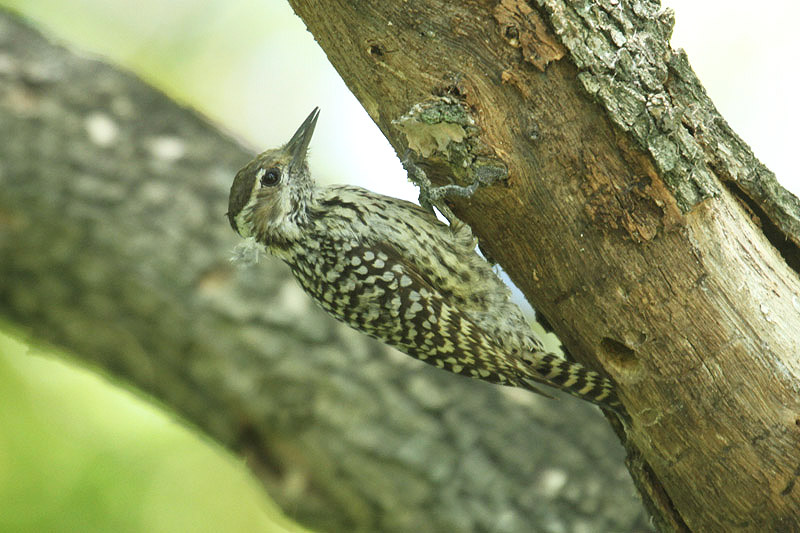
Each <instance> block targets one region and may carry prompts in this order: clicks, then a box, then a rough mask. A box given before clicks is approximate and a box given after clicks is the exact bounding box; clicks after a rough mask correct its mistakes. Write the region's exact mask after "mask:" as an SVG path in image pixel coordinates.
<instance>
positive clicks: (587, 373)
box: [525, 352, 625, 414]
mask: <svg viewBox="0 0 800 533" xmlns="http://www.w3.org/2000/svg"><path fill="white" fill-rule="evenodd" d="M531 355H532V356H533V357H530V358H529V357H526V358H525V361H526V362H528V363H529V364H530V365H531V366H532V367H533V370H534V372H535V373H536V377H540V378H542V379H543V380H544V381H545V382H547V383H549V384H552V385H554V386H556V387H557V388H559V389H561V390H563V391H564V392H566V393H568V394H571V395H573V396H576V397H578V398H580V399H582V400H586V401H589V402H592V403H594V404H597V405H599V406H601V407H606V408H608V409H612V410H613V411H616V412H618V413H621V414H625V410H624V407H623V406H622V403H621V402H620V401H619V398H618V397H617V392H616V386H615V385H614V383H613V382H612V381H611V380H610V379H608V378H605V377H603V376H601V375H600V374H598V373H597V372H593V371H592V370H589V369H587V368H586V367H584V366H583V365H581V364H580V363H575V362H572V361H567V360H565V359H562V358H561V357H558V356H557V355H555V354H552V353H543V352H539V353H534V354H531Z"/></svg>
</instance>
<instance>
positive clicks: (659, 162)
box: [291, 0, 800, 532]
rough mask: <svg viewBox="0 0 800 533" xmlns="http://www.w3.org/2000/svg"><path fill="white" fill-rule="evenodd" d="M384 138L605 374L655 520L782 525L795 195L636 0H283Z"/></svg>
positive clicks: (793, 357) (793, 406) (755, 527)
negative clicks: (617, 392)
mask: <svg viewBox="0 0 800 533" xmlns="http://www.w3.org/2000/svg"><path fill="white" fill-rule="evenodd" d="M291 4H292V6H293V8H294V9H295V12H296V13H297V14H298V15H299V16H300V17H302V18H303V19H304V21H305V22H306V24H307V26H308V28H309V30H310V31H311V32H312V33H313V34H314V36H315V38H316V39H317V41H318V42H319V43H320V46H322V48H323V49H324V50H325V52H326V53H327V55H328V57H329V59H330V61H331V62H332V64H333V65H334V66H335V67H336V69H337V70H338V71H339V73H340V74H341V76H342V78H343V79H344V80H345V82H346V83H347V84H348V86H349V87H350V88H351V90H352V91H353V93H354V94H355V95H356V96H357V97H358V98H359V100H360V101H361V102H362V104H363V105H364V107H365V108H366V109H367V111H368V112H369V113H370V115H371V116H372V118H373V119H374V120H375V122H376V123H377V124H378V125H379V126H380V127H381V129H382V130H383V132H384V133H385V135H386V136H387V138H388V139H389V141H390V142H391V143H392V145H393V146H394V147H395V149H396V150H397V152H398V153H400V154H402V153H404V152H405V151H406V149H407V148H411V149H412V150H413V152H414V157H415V158H416V160H417V162H418V164H419V165H420V166H422V167H423V168H424V169H425V170H427V172H428V175H429V177H430V178H431V179H432V180H433V182H434V183H436V184H445V183H450V182H451V181H454V182H457V183H461V184H469V183H471V182H474V181H475V180H477V181H479V182H481V183H484V184H485V185H486V186H484V187H483V188H481V189H480V190H478V192H476V193H475V194H474V195H473V196H472V197H470V198H467V199H463V198H452V199H451V201H450V203H451V205H452V207H453V209H454V210H455V213H456V214H457V215H458V216H459V218H461V219H462V220H464V221H466V222H467V223H469V224H470V225H471V226H472V227H473V229H474V230H475V232H476V234H477V235H478V237H479V238H480V239H481V246H482V248H483V249H485V250H486V251H487V252H488V254H489V255H490V256H491V257H493V258H494V259H495V260H497V261H498V262H499V263H500V264H501V265H502V266H503V267H504V268H505V269H506V271H508V272H509V274H510V276H511V278H512V279H513V280H514V282H515V283H516V284H517V285H518V286H519V287H520V288H521V289H522V291H523V292H524V293H525V294H526V296H527V297H528V298H529V299H530V300H531V302H532V303H533V304H534V307H536V308H537V310H539V311H541V312H543V313H544V315H545V316H546V317H548V319H549V322H550V323H551V324H552V326H553V327H554V329H555V331H556V333H557V334H558V335H559V337H560V338H561V339H562V340H563V341H564V343H565V344H566V346H567V348H568V349H569V350H570V351H571V352H572V353H573V354H574V355H575V356H576V357H577V358H579V359H580V360H581V361H583V362H585V363H586V364H588V365H590V366H594V367H597V368H599V369H602V370H605V372H606V373H608V374H609V375H610V376H612V377H613V378H614V379H615V380H616V381H617V382H618V383H619V385H620V388H621V394H622V397H623V399H624V402H625V404H626V406H627V408H628V411H629V412H630V414H631V416H632V424H631V425H630V427H627V428H624V430H623V429H622V428H618V429H619V431H620V435H621V438H622V439H623V441H624V443H625V445H626V447H627V450H628V464H629V467H630V470H631V473H632V475H633V477H634V480H635V482H636V484H637V486H638V488H639V491H640V493H641V494H642V496H643V498H644V500H645V503H646V505H647V507H648V509H649V511H650V512H651V513H652V515H653V517H654V519H655V521H656V524H657V525H658V527H659V528H660V529H661V530H663V531H725V532H729V531H798V530H800V484H798V483H796V481H797V478H798V475H800V467H799V466H798V464H800V460H799V459H798V454H797V450H798V445H800V416H799V415H800V395H798V389H799V388H800V382H799V380H798V376H800V362H799V359H800V358H798V344H799V341H800V337H799V334H798V332H800V283H798V272H797V271H798V268H800V260H799V258H800V254H799V253H798V243H800V238H799V237H798V236H799V235H800V224H798V221H800V203H798V200H797V198H795V197H794V196H792V195H791V194H790V193H788V192H787V191H785V190H784V189H782V188H781V187H780V186H779V185H778V184H777V182H776V180H775V177H774V176H773V175H772V173H770V172H769V170H767V169H766V168H765V167H764V166H763V165H761V164H760V163H759V162H758V161H757V160H756V158H755V157H754V156H753V154H752V153H751V151H750V149H749V148H748V147H747V146H746V144H745V143H743V142H742V141H741V139H739V138H738V137H737V136H736V135H735V134H734V132H733V131H731V129H730V128H729V127H728V125H727V124H726V122H725V120H724V119H723V118H722V117H721V116H720V115H719V113H718V112H717V111H716V109H715V108H714V106H713V104H712V102H711V101H710V100H709V98H708V97H707V95H706V94H705V91H704V90H703V87H702V85H701V84H700V82H699V81H698V80H697V78H696V76H695V75H694V73H693V72H692V70H691V68H690V66H689V63H688V60H687V58H686V55H685V54H684V53H683V52H680V51H677V52H676V51H674V50H672V49H671V48H670V46H669V37H670V33H671V30H672V24H673V15H672V12H671V11H669V10H666V11H663V10H661V9H660V6H659V4H658V2H654V1H652V0H593V1H590V0H575V1H564V0H537V1H535V2H534V1H531V2H525V1H522V0H501V1H499V2H498V1H471V2H450V1H444V0H406V1H402V2H401V1H386V2H345V1H341V0H340V1H325V2H322V1H320V0H291Z"/></svg>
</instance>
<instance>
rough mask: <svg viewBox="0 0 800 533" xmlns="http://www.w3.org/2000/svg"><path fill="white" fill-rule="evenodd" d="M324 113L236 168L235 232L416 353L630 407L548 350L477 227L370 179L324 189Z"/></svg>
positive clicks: (505, 380) (456, 368)
mask: <svg viewBox="0 0 800 533" xmlns="http://www.w3.org/2000/svg"><path fill="white" fill-rule="evenodd" d="M317 116H318V110H316V109H315V110H314V112H312V113H311V115H309V117H308V118H307V119H306V121H305V122H304V123H303V125H302V126H300V128H299V129H298V131H297V132H296V133H295V135H294V137H292V139H291V140H290V141H289V142H288V143H287V144H286V145H285V146H283V147H281V148H279V149H275V150H268V151H266V152H264V153H262V154H261V155H259V156H258V157H257V158H256V159H254V160H253V161H252V162H250V163H249V164H248V165H247V166H246V167H244V168H243V169H242V170H240V171H239V173H238V174H237V175H236V178H235V180H234V182H233V185H232V187H231V195H230V200H229V211H228V216H229V220H230V222H231V226H233V228H234V230H236V231H237V232H238V233H239V234H240V235H242V236H243V237H254V238H255V239H256V241H258V242H259V243H261V244H263V245H264V247H265V249H266V251H267V252H269V253H270V254H272V255H275V256H276V257H279V258H281V259H282V260H283V261H285V262H286V263H287V264H288V265H289V266H290V267H291V269H292V272H293V273H294V275H295V277H296V278H297V280H298V282H299V283H300V285H301V286H302V287H303V289H305V291H306V292H307V293H308V294H309V295H311V297H312V298H314V299H315V300H316V301H317V302H318V303H319V304H320V305H321V306H322V307H323V308H324V309H325V310H326V311H328V312H329V313H330V314H331V315H333V316H334V317H335V318H337V319H339V320H341V321H343V322H345V323H347V324H349V325H350V326H352V327H354V328H356V329H358V330H360V331H363V332H365V333H367V334H368V335H370V336H372V337H375V338H377V339H380V340H382V341H384V342H386V343H387V344H389V345H391V346H394V347H396V348H398V349H399V350H401V351H403V352H405V353H407V354H409V355H411V356H413V357H416V358H418V359H420V360H422V361H425V362H426V363H429V364H432V365H435V366H437V367H439V368H444V369H446V370H449V371H451V372H455V373H457V374H463V375H466V376H471V377H475V378H479V379H483V380H485V381H490V382H492V383H500V384H503V385H512V386H517V387H523V388H526V389H529V390H533V391H536V392H539V391H538V390H536V389H535V388H534V386H533V385H532V383H533V382H539V383H546V384H548V385H551V386H554V387H557V388H561V389H563V390H565V391H567V392H569V393H571V394H573V395H575V396H578V397H580V398H583V399H585V400H588V401H591V402H594V403H597V404H600V405H604V406H607V407H612V408H614V409H619V401H618V399H617V397H616V394H615V392H614V387H613V384H612V383H611V382H610V381H609V380H607V379H605V378H603V377H602V376H600V375H599V374H597V373H595V372H592V371H589V370H587V369H585V368H584V367H583V366H581V365H579V364H577V363H573V362H569V361H566V360H564V359H562V358H560V357H557V356H555V355H553V354H550V353H547V352H545V351H544V348H543V346H542V343H541V342H540V341H539V339H537V338H536V337H535V336H534V334H533V332H532V331H531V329H530V327H529V325H528V323H527V322H526V320H525V317H524V316H523V314H522V312H521V311H520V309H519V308H518V307H517V306H516V305H515V304H513V303H512V302H511V300H510V293H509V290H508V288H507V287H506V286H505V285H504V284H503V283H502V281H500V279H499V278H498V277H497V276H496V275H495V273H494V271H493V270H492V268H491V266H490V265H489V264H488V263H486V262H485V261H484V260H483V259H482V258H481V257H480V256H479V255H478V254H477V253H476V252H475V239H474V238H473V236H472V234H471V232H470V231H469V229H468V228H467V227H461V228H460V229H459V230H457V231H454V230H453V229H452V228H451V227H450V226H447V225H445V224H443V223H441V222H440V221H438V220H437V219H436V218H435V217H434V216H433V215H432V214H430V213H428V212H427V211H425V210H424V209H422V208H421V207H419V206H417V205H415V204H412V203H410V202H406V201H404V200H399V199H396V198H391V197H387V196H382V195H379V194H375V193H373V192H370V191H368V190H366V189H362V188H359V187H351V186H330V187H319V186H317V185H316V184H315V183H314V182H313V180H312V179H311V176H310V174H309V171H308V166H307V164H306V162H305V158H306V152H307V149H308V144H309V141H310V139H311V135H312V133H313V130H314V126H315V125H316V120H317Z"/></svg>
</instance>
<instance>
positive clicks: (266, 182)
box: [261, 168, 281, 187]
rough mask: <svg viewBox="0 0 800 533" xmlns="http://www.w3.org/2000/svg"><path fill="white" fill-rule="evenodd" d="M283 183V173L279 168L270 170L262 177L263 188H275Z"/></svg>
mask: <svg viewBox="0 0 800 533" xmlns="http://www.w3.org/2000/svg"><path fill="white" fill-rule="evenodd" d="M280 181H281V171H280V169H278V168H270V169H267V171H266V172H264V175H263V176H261V186H262V187H274V186H275V185H277V184H278V183H279V182H280Z"/></svg>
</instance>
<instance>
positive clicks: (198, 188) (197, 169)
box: [0, 15, 646, 532]
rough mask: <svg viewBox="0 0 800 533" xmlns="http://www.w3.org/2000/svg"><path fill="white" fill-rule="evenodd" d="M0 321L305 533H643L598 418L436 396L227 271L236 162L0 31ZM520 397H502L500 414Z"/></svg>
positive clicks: (3, 23) (402, 368)
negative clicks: (583, 532) (268, 498)
mask: <svg viewBox="0 0 800 533" xmlns="http://www.w3.org/2000/svg"><path fill="white" fill-rule="evenodd" d="M0 132H2V135H3V142H0V315H1V316H2V317H3V319H5V320H10V321H13V322H15V323H17V324H21V325H24V327H25V328H27V329H28V330H29V331H30V333H31V336H32V337H33V340H34V341H36V342H49V343H54V344H57V345H59V346H62V347H66V348H68V349H69V350H71V351H72V352H73V353H74V354H75V357H77V358H80V359H81V361H82V362H85V363H88V364H90V365H91V366H93V367H95V368H97V369H99V370H101V371H103V372H106V373H108V374H110V375H112V376H113V377H115V378H120V379H122V380H124V381H125V382H127V383H131V384H133V385H135V386H136V387H137V388H139V389H141V390H144V391H147V392H148V393H150V394H151V395H152V396H153V397H154V398H155V399H156V400H157V401H158V402H160V403H161V404H163V405H165V406H167V407H169V408H171V409H173V410H175V412H177V413H179V414H180V416H182V417H183V418H184V419H185V420H186V421H188V422H189V423H190V424H192V425H195V426H197V427H199V428H201V429H202V430H203V431H204V432H206V434H208V435H209V436H211V437H212V438H214V439H215V440H217V441H219V442H221V443H223V444H224V445H225V446H227V447H228V448H229V449H231V450H232V451H234V452H235V453H237V454H240V455H241V456H243V457H245V458H246V459H247V462H248V465H249V466H250V467H251V468H252V469H253V471H254V472H255V473H256V475H258V477H259V479H260V480H261V482H262V483H263V484H264V486H265V487H266V488H267V489H268V490H269V492H270V493H271V494H272V495H273V497H275V498H276V499H277V500H278V501H279V502H280V503H281V504H282V506H283V508H284V509H286V510H287V512H289V513H290V514H291V515H292V516H293V517H294V518H296V519H298V520H300V521H302V522H304V523H306V524H311V525H313V526H315V527H317V528H319V529H320V530H324V531H384V532H393V531H398V532H399V531H409V530H414V531H419V532H438V531H494V532H506V531H508V532H510V531H520V532H523V531H531V530H540V531H544V530H547V529H546V528H551V527H552V528H553V529H554V530H562V531H570V530H576V529H577V528H579V527H583V529H590V530H594V531H633V530H642V529H644V528H645V527H646V525H645V524H646V520H645V519H644V517H643V513H642V511H641V508H640V505H639V503H638V502H637V501H636V500H635V497H634V495H633V490H632V487H631V484H630V480H629V479H627V474H625V472H624V471H623V470H622V466H621V465H622V450H621V449H620V447H619V445H618V444H617V443H616V442H614V439H613V436H612V435H611V432H610V431H609V430H608V428H607V427H606V425H605V424H604V423H603V421H602V418H601V417H599V416H598V412H597V410H596V409H594V408H592V407H590V406H588V405H583V404H580V403H579V402H577V401H575V400H570V399H566V400H564V401H562V402H551V401H547V400H544V399H541V398H538V397H535V396H534V395H531V394H526V393H524V392H521V391H516V393H515V392H514V391H508V390H504V389H502V388H500V387H493V386H489V385H486V384H483V383H479V382H474V381H471V380H467V379H463V378H460V377H458V376H454V375H450V374H447V373H444V372H441V371H438V370H436V369H433V368H429V367H427V366H426V365H423V364H422V363H418V362H415V361H413V360H411V359H410V358H408V357H405V356H400V355H399V354H396V353H395V352H390V351H388V350H387V349H385V348H384V347H383V346H381V345H378V344H376V343H374V342H372V341H369V340H368V339H366V338H365V337H363V336H361V335H358V334H356V333H355V332H353V331H351V330H350V329H348V328H346V327H344V326H341V325H339V324H337V323H334V322H332V320H331V319H329V318H328V317H327V316H326V315H324V314H323V313H322V312H321V311H319V310H317V308H316V307H314V306H313V305H312V304H311V303H310V301H309V300H308V299H307V298H306V297H305V295H304V294H302V292H301V291H300V289H299V288H298V287H297V285H296V284H295V282H294V281H293V280H292V279H290V276H289V274H288V272H287V270H286V269H285V268H284V267H283V266H282V265H280V264H277V263H274V262H265V263H263V264H261V265H259V266H258V268H254V269H250V270H246V271H242V270H236V269H234V268H232V267H231V265H230V263H229V262H228V256H229V254H230V251H231V249H232V248H233V246H234V244H235V243H236V242H237V241H236V237H235V235H234V234H233V232H232V231H231V229H230V227H229V226H228V224H227V221H226V220H225V218H224V216H223V213H224V211H225V207H226V206H227V193H228V188H229V187H230V184H231V180H232V178H233V175H234V173H235V171H236V170H237V169H238V168H239V167H240V166H242V165H243V164H245V163H246V162H247V161H248V160H249V159H250V157H251V156H252V154H251V153H250V152H249V151H247V150H244V149H243V148H241V147H240V146H238V145H237V144H236V143H234V142H232V141H231V140H230V139H228V138H226V137H224V136H223V135H221V134H220V133H219V132H218V131H217V130H216V129H215V128H213V127H212V126H210V125H209V124H208V123H207V122H206V121H205V120H203V119H202V118H201V117H198V116H197V115H196V114H195V113H193V112H191V111H190V110H187V109H183V108H180V107H179V106H177V105H176V104H175V103H173V102H172V101H170V100H169V99H168V98H167V97H165V96H164V95H163V94H160V93H158V92H156V91H154V90H153V89H152V88H150V87H148V86H146V85H145V84H143V83H142V82H140V81H139V80H137V79H135V78H134V77H133V76H131V75H129V74H124V73H121V72H119V71H118V70H115V69H113V68H111V67H109V66H107V65H104V64H102V63H100V62H97V61H93V60H88V59H86V58H83V57H78V56H76V55H73V54H71V53H68V52H67V51H65V50H63V49H61V48H58V47H56V46H54V45H52V44H50V43H48V42H46V41H45V40H44V39H42V38H41V37H40V36H39V35H37V34H36V33H35V32H33V31H31V30H30V29H29V28H27V27H25V26H24V25H22V24H21V23H20V22H19V21H18V20H16V19H14V18H12V17H9V16H8V15H2V16H0ZM520 392H521V393H520Z"/></svg>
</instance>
